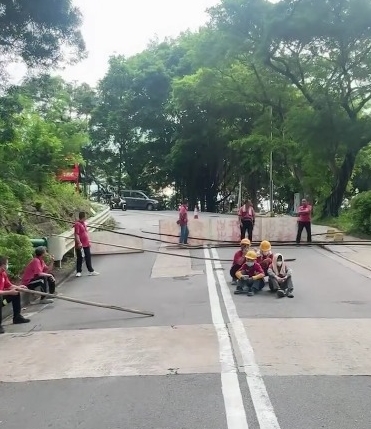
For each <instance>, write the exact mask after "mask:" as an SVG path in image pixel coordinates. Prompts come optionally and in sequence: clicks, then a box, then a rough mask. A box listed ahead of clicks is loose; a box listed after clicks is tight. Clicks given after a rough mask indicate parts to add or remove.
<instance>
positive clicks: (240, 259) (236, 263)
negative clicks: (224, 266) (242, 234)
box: [229, 238, 251, 285]
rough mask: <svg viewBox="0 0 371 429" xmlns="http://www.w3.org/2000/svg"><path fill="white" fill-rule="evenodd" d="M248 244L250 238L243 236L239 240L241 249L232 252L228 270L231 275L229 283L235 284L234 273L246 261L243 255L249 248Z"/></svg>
mask: <svg viewBox="0 0 371 429" xmlns="http://www.w3.org/2000/svg"><path fill="white" fill-rule="evenodd" d="M250 244H251V243H250V240H249V239H248V238H244V239H243V240H241V243H240V246H241V250H238V251H237V252H236V253H235V254H234V257H233V262H232V268H231V270H230V272H229V273H230V275H231V277H232V283H231V284H232V285H236V284H237V277H236V273H237V271H238V270H239V269H240V268H241V267H242V265H243V264H244V263H245V261H246V258H245V255H246V253H247V252H248V251H249V249H250Z"/></svg>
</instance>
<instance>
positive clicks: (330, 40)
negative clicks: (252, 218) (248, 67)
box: [211, 0, 371, 217]
mask: <svg viewBox="0 0 371 429" xmlns="http://www.w3.org/2000/svg"><path fill="white" fill-rule="evenodd" d="M211 13H212V16H213V19H214V25H215V26H217V28H219V29H220V30H221V31H223V32H227V33H228V34H229V35H230V36H231V37H232V38H233V40H234V44H233V48H232V49H231V50H232V51H233V53H236V46H238V49H239V52H238V54H239V55H241V54H243V53H244V54H245V55H250V56H251V61H252V62H260V63H261V64H264V65H265V66H266V67H269V68H270V69H271V70H272V72H274V73H275V74H277V75H279V76H282V77H284V78H285V79H286V80H287V82H289V83H290V84H291V85H292V86H293V87H295V88H296V89H297V91H299V93H300V94H301V96H302V101H304V102H305V103H306V105H307V106H308V109H307V113H308V114H309V115H308V120H307V124H306V128H304V127H303V128H301V133H300V135H297V137H299V138H302V137H303V135H304V134H305V133H307V132H311V133H312V136H313V135H314V134H315V136H316V139H317V141H319V140H320V145H318V146H317V148H316V150H315V151H316V152H317V154H319V158H318V159H325V160H326V161H327V171H326V173H328V172H331V173H332V174H333V180H332V184H331V191H330V193H329V195H327V198H326V199H325V201H324V205H323V211H322V217H327V216H337V215H338V214H339V208H340V206H341V204H342V201H343V197H344V194H345V192H346V189H347V186H348V183H349V180H350V178H351V176H352V172H353V169H354V166H355V162H356V159H357V155H358V153H359V152H360V150H362V148H364V147H366V146H367V144H368V143H369V142H370V140H371V131H370V130H371V120H370V119H369V118H368V117H366V115H365V113H364V109H365V108H366V106H367V105H368V102H369V101H370V99H371V84H370V82H369V79H368V72H367V70H368V69H369V68H370V66H371V62H370V61H371V57H370V55H369V53H370V50H371V41H370V38H369V22H370V20H371V5H370V3H369V2H367V1H363V0H329V1H326V2H316V1H313V0H300V1H299V0H296V1H292V0H282V1H281V2H279V3H276V4H272V3H268V2H265V1H263V0H261V1H260V0H248V1H246V0H244V1H243V0H224V1H223V2H222V4H221V5H220V6H219V7H216V8H214V9H213V10H212V12H211ZM236 40H238V43H237V42H236ZM231 46H232V45H231ZM309 118H311V119H309ZM313 120H314V124H313ZM314 130H315V133H314V132H313V131H314ZM323 134H326V135H327V138H326V139H324V138H321V136H322V137H323ZM315 143H316V142H315V141H314V139H311V144H315ZM319 146H320V147H319Z"/></svg>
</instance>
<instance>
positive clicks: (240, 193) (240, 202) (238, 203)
mask: <svg viewBox="0 0 371 429" xmlns="http://www.w3.org/2000/svg"><path fill="white" fill-rule="evenodd" d="M237 206H238V207H237V208H238V209H239V208H240V207H241V206H242V178H241V179H240V183H239V185H238V202H237Z"/></svg>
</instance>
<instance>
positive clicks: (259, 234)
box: [160, 216, 297, 245]
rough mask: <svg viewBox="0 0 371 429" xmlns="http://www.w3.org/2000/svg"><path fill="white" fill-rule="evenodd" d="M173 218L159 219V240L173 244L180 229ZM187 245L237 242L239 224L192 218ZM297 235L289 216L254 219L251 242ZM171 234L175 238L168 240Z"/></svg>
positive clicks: (234, 220) (225, 219) (229, 219)
mask: <svg viewBox="0 0 371 429" xmlns="http://www.w3.org/2000/svg"><path fill="white" fill-rule="evenodd" d="M176 220H177V219H176V218H175V217H174V219H162V220H160V235H161V239H162V240H164V241H168V242H171V243H174V244H176V243H177V242H178V241H179V240H178V237H179V233H180V228H179V225H177V223H176ZM188 227H189V235H190V237H194V238H193V239H190V240H189V241H188V244H190V245H203V244H212V243H215V242H218V241H219V242H223V241H231V242H236V243H237V242H239V241H240V225H239V222H238V219H237V217H236V218H232V217H223V216H221V217H218V218H200V219H191V220H190V221H189V224H188ZM296 233H297V219H296V218H292V217H287V216H283V217H274V218H270V217H257V218H256V222H255V227H254V232H253V240H254V241H262V240H270V241H294V240H295V238H296ZM172 235H174V236H175V237H171V236H172Z"/></svg>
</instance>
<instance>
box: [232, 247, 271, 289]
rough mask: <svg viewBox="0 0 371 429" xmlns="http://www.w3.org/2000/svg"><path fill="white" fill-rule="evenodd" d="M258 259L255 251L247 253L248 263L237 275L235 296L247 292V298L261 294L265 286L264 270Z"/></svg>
mask: <svg viewBox="0 0 371 429" xmlns="http://www.w3.org/2000/svg"><path fill="white" fill-rule="evenodd" d="M257 258H258V255H257V254H256V252H254V251H253V250H249V251H248V252H247V253H246V262H245V263H244V264H243V265H242V267H241V269H240V270H238V271H237V273H236V277H237V278H238V283H237V289H236V290H235V292H234V293H235V295H240V294H242V293H246V292H247V296H254V293H256V292H259V291H260V290H262V289H263V287H264V286H265V283H264V270H263V268H262V267H261V266H260V265H259V264H258V263H257V262H256V260H257Z"/></svg>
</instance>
